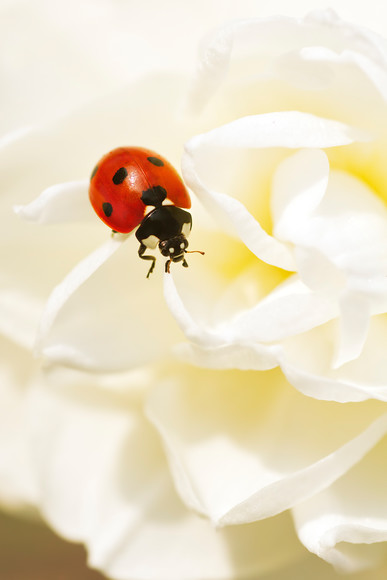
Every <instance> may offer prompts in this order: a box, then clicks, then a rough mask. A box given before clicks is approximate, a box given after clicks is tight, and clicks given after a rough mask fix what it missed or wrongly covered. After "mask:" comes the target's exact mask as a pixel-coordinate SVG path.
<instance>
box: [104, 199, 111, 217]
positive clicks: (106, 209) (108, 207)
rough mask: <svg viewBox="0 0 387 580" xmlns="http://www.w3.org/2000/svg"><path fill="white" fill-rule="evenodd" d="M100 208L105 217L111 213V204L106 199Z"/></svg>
mask: <svg viewBox="0 0 387 580" xmlns="http://www.w3.org/2000/svg"><path fill="white" fill-rule="evenodd" d="M102 209H103V213H104V214H105V215H106V217H110V216H111V215H112V213H113V206H112V204H111V203H108V202H107V201H105V202H104V203H103V204H102Z"/></svg>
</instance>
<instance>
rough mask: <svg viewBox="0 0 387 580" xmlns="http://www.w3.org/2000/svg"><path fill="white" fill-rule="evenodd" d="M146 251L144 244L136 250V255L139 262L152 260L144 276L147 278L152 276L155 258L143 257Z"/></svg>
mask: <svg viewBox="0 0 387 580" xmlns="http://www.w3.org/2000/svg"><path fill="white" fill-rule="evenodd" d="M146 249H147V247H146V245H145V244H140V247H139V248H138V255H139V256H140V258H141V260H152V265H151V267H150V268H149V271H148V274H147V275H146V277H147V278H149V276H150V275H151V274H152V272H153V270H154V267H155V263H156V258H155V257H154V256H144V252H145V251H146Z"/></svg>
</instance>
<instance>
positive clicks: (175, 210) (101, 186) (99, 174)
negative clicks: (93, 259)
mask: <svg viewBox="0 0 387 580" xmlns="http://www.w3.org/2000/svg"><path fill="white" fill-rule="evenodd" d="M89 198H90V202H91V205H92V206H93V208H94V210H95V212H96V214H97V215H98V217H100V218H101V220H102V221H103V222H104V223H105V224H106V225H107V226H109V227H110V228H111V229H112V231H113V233H118V232H119V233H125V234H126V233H129V232H131V231H132V230H134V228H136V227H137V226H139V227H138V229H137V231H136V238H137V239H138V241H139V242H140V247H139V250H138V255H139V257H140V258H141V259H142V260H151V261H152V264H151V266H150V268H149V271H148V274H147V278H149V276H150V274H151V273H152V272H153V270H154V267H155V263H156V258H155V256H152V255H145V252H146V250H147V249H155V248H156V247H157V245H158V246H159V249H160V252H161V254H162V255H163V256H165V257H166V258H168V260H167V261H166V263H165V271H166V272H168V273H169V271H170V264H171V262H182V265H183V266H184V267H185V268H187V267H188V264H187V262H186V259H185V254H190V253H194V252H192V251H188V250H187V248H188V241H187V237H188V235H189V233H190V232H191V228H192V218H191V214H190V213H189V212H188V211H185V209H189V208H190V207H191V200H190V197H189V193H188V191H187V189H186V187H185V185H184V183H183V181H182V179H181V178H180V176H179V174H178V173H177V171H176V170H175V169H174V167H173V166H172V165H171V164H170V163H169V162H168V161H167V160H166V159H165V158H164V157H162V156H161V155H158V153H155V152H154V151H150V150H149V149H143V148H141V147H118V148H117V149H114V150H113V151H110V152H109V153H107V154H106V155H104V157H102V159H101V160H100V161H99V162H98V163H97V165H96V166H95V168H94V170H93V172H92V174H91V177H90V187H89ZM149 207H153V208H154V209H152V210H151V211H149ZM182 208H185V209H182ZM197 252H198V253H199V254H204V252H200V251H197Z"/></svg>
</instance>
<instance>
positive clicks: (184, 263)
mask: <svg viewBox="0 0 387 580" xmlns="http://www.w3.org/2000/svg"><path fill="white" fill-rule="evenodd" d="M182 266H184V268H188V264H187V261H186V260H183V263H182Z"/></svg>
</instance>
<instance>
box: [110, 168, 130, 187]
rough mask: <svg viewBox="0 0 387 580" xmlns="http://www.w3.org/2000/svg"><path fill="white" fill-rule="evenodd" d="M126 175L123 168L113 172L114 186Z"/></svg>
mask: <svg viewBox="0 0 387 580" xmlns="http://www.w3.org/2000/svg"><path fill="white" fill-rule="evenodd" d="M127 175H128V171H127V169H126V168H125V167H120V168H119V169H118V171H116V172H115V174H114V175H113V183H114V185H120V183H122V182H123V181H124V179H125V177H126V176H127Z"/></svg>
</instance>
